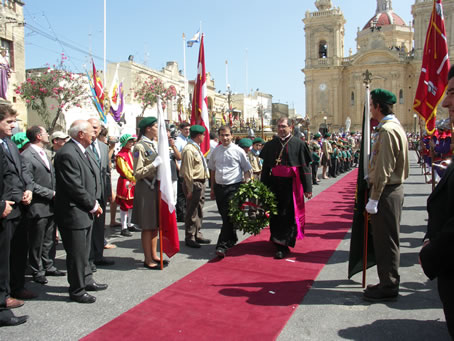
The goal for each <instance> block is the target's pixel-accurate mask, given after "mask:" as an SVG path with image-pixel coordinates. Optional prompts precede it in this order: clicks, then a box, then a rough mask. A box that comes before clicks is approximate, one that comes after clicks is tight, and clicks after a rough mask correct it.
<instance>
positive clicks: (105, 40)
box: [104, 0, 107, 86]
mask: <svg viewBox="0 0 454 341" xmlns="http://www.w3.org/2000/svg"><path fill="white" fill-rule="evenodd" d="M106 2H107V0H104V86H106V54H107V53H106V44H107V37H106V34H107V33H106V26H107V25H106V22H107V10H106V7H107V5H106Z"/></svg>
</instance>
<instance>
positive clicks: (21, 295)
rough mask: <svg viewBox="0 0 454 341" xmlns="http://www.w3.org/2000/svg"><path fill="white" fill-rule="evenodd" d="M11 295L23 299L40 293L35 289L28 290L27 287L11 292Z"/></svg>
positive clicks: (32, 297) (29, 298) (31, 297)
mask: <svg viewBox="0 0 454 341" xmlns="http://www.w3.org/2000/svg"><path fill="white" fill-rule="evenodd" d="M11 296H13V297H14V298H19V299H21V300H31V299H34V298H36V297H38V295H37V294H35V293H34V292H33V291H30V290H27V289H25V288H22V289H21V290H19V291H15V292H13V293H11Z"/></svg>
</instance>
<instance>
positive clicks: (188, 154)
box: [180, 143, 210, 193]
mask: <svg viewBox="0 0 454 341" xmlns="http://www.w3.org/2000/svg"><path fill="white" fill-rule="evenodd" d="M202 157H203V156H202V153H201V152H200V151H199V149H197V147H196V146H194V145H193V144H192V143H188V144H187V145H186V146H185V147H184V148H183V155H182V156H181V168H180V176H182V177H183V179H184V183H185V185H186V189H187V191H188V193H192V186H193V185H194V180H205V179H208V178H209V177H210V174H209V171H208V167H207V166H206V163H205V164H204V161H203V159H202Z"/></svg>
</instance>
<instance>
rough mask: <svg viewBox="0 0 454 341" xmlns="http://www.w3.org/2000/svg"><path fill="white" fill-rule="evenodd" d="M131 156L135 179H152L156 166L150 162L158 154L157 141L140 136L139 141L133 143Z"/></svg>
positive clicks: (154, 175)
mask: <svg viewBox="0 0 454 341" xmlns="http://www.w3.org/2000/svg"><path fill="white" fill-rule="evenodd" d="M132 156H133V166H134V177H135V178H136V181H139V180H142V179H148V180H150V181H151V180H153V179H154V178H155V177H156V172H157V168H156V167H155V166H153V165H152V164H151V163H152V162H153V161H154V159H156V156H158V147H157V143H156V142H154V141H151V140H150V139H149V138H147V137H145V136H142V138H141V139H140V141H139V142H137V143H136V144H135V145H134V150H133V152H132Z"/></svg>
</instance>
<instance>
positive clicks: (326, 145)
mask: <svg viewBox="0 0 454 341" xmlns="http://www.w3.org/2000/svg"><path fill="white" fill-rule="evenodd" d="M322 151H323V154H325V155H326V157H327V158H329V155H330V154H332V153H333V147H332V146H331V143H330V141H329V140H323V142H322Z"/></svg>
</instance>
